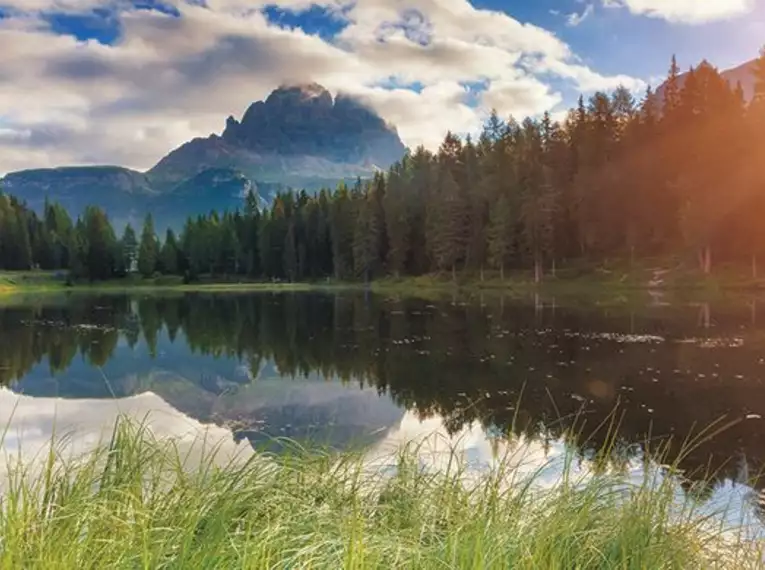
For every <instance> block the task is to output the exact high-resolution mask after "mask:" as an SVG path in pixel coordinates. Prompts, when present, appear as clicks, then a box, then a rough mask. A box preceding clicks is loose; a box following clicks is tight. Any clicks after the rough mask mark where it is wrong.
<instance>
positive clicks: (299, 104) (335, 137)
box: [147, 83, 406, 188]
mask: <svg viewBox="0 0 765 570" xmlns="http://www.w3.org/2000/svg"><path fill="white" fill-rule="evenodd" d="M405 151H406V148H405V147H404V144H403V143H402V142H401V139H400V138H399V137H398V134H397V133H396V130H395V129H394V128H393V127H391V126H389V125H387V124H386V123H385V121H383V120H382V118H380V117H379V116H378V115H377V114H375V113H374V112H373V111H372V110H370V109H369V108H368V107H366V106H364V105H363V104H361V103H360V102H358V101H357V100H355V99H353V98H352V97H349V96H346V95H338V96H337V98H336V99H334V100H333V99H332V95H331V94H330V93H329V91H327V90H326V89H324V88H323V87H322V86H320V85H317V84H315V83H314V84H308V85H296V86H285V87H281V88H280V89H277V90H276V91H274V92H273V93H271V95H269V97H268V98H267V99H266V100H265V101H258V102H256V103H253V104H252V105H250V107H249V108H248V109H247V111H246V112H245V113H244V116H243V117H242V120H241V122H240V121H237V120H236V119H235V118H234V117H229V118H228V120H227V121H226V128H225V130H224V131H223V133H222V134H221V135H215V134H213V135H210V136H209V137H207V138H198V139H194V140H192V141H190V142H188V143H186V144H184V145H182V146H181V147H179V148H177V149H175V150H174V151H172V152H171V153H170V154H168V155H167V156H166V157H165V158H163V159H162V160H160V161H159V163H157V165H156V166H154V168H152V169H151V170H149V172H148V173H147V174H148V176H149V177H150V178H151V179H152V180H153V181H154V182H155V183H156V184H158V185H159V186H172V185H173V184H176V183H178V182H179V181H180V180H182V179H183V178H185V177H187V176H189V174H190V173H193V172H199V171H202V170H204V169H207V168H231V169H234V170H237V171H239V172H242V173H244V174H245V176H247V177H249V178H250V179H253V180H259V181H264V182H271V183H274V182H278V183H281V184H287V185H290V186H294V187H308V188H317V187H319V186H322V185H326V184H327V183H329V182H335V183H336V182H337V181H338V180H341V179H355V178H356V177H358V176H361V177H368V176H371V175H372V174H374V172H375V171H376V170H377V169H380V168H382V169H385V168H387V167H388V166H390V165H391V164H393V163H394V162H396V161H397V160H399V159H400V158H401V157H402V156H403V155H404V152H405Z"/></svg>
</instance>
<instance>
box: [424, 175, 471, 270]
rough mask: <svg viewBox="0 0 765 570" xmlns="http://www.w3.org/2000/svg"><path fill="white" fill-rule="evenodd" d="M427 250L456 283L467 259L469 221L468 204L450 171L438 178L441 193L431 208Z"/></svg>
mask: <svg viewBox="0 0 765 570" xmlns="http://www.w3.org/2000/svg"><path fill="white" fill-rule="evenodd" d="M428 216H429V218H428V234H427V240H428V247H429V249H430V252H431V256H432V258H433V261H434V262H435V265H436V267H437V268H438V269H439V270H441V271H445V270H451V273H452V279H453V280H455V281H456V279H457V264H458V263H459V262H460V261H462V260H463V259H464V258H465V248H466V245H467V232H468V218H467V204H465V201H464V200H463V199H462V193H461V191H460V188H459V186H457V182H456V181H455V180H454V177H453V176H452V173H451V171H450V170H449V169H448V168H442V169H441V173H440V175H439V192H438V194H437V195H434V196H433V197H432V199H431V204H430V207H429V208H428Z"/></svg>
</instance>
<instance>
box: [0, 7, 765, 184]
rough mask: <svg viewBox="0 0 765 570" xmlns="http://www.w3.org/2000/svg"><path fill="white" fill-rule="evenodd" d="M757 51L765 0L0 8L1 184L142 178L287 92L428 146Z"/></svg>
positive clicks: (764, 36) (558, 112)
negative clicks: (333, 97) (333, 102)
mask: <svg viewBox="0 0 765 570" xmlns="http://www.w3.org/2000/svg"><path fill="white" fill-rule="evenodd" d="M763 43H765V0H316V1H312V0H272V1H269V0H0V173H4V172H10V171H13V170H19V169H25V168H42V167H53V166H63V165H75V164H77V165H83V164H118V165H123V166H127V167H130V168H135V169H139V170H145V169H148V168H150V167H151V166H152V165H153V164H154V163H156V162H157V161H158V160H159V159H160V158H162V156H164V155H165V154H167V153H168V152H169V151H170V150H172V149H173V148H175V147H177V146H178V145H180V144H182V143H184V142H186V141H188V140H190V139H192V138H194V137H199V136H208V135H209V134H211V133H220V132H221V131H222V130H223V127H224V125H225V120H226V117H228V116H229V115H233V116H234V117H236V118H240V117H241V116H242V114H243V113H244V111H245V110H246V108H247V107H248V106H249V104H250V103H252V102H253V101H257V100H260V99H263V98H264V97H266V96H267V95H268V94H269V93H270V92H271V91H272V90H273V89H275V88H277V87H278V86H279V85H282V84H285V83H295V82H318V83H320V84H322V85H324V86H325V87H327V88H328V89H329V90H330V91H331V92H332V93H333V94H337V93H338V92H345V93H349V94H352V95H355V96H357V97H359V98H360V99H362V100H363V101H365V102H366V103H367V104H368V105H369V106H371V107H372V108H373V109H375V110H376V111H377V112H378V113H379V114H380V115H381V116H382V117H383V118H385V119H386V120H387V121H390V122H391V123H392V124H394V125H395V126H396V127H397V129H398V131H399V134H400V135H401V138H402V139H403V141H404V142H405V143H406V144H407V145H409V146H416V145H419V144H423V145H425V146H426V147H428V148H433V149H434V148H437V146H438V144H439V142H440V141H441V140H442V139H443V136H444V135H445V133H446V132H447V131H448V130H451V131H453V132H457V133H460V134H467V133H477V132H479V131H480V128H481V125H482V123H483V121H485V119H486V117H487V115H488V113H489V112H490V110H491V109H496V110H497V111H498V112H499V113H500V114H501V115H502V116H504V117H508V116H510V115H513V116H515V117H518V118H523V117H525V116H538V115H540V114H541V113H543V112H545V111H550V112H552V113H553V114H554V116H556V117H558V116H563V113H564V112H565V109H566V108H568V107H569V106H571V105H572V104H574V103H575V101H576V98H577V97H578V95H579V94H580V93H583V94H585V95H588V94H591V93H593V92H595V91H597V90H612V89H614V88H616V87H617V86H619V85H624V86H626V87H628V88H629V89H631V90H633V91H634V92H635V94H636V96H639V95H640V94H641V93H643V92H644V90H645V88H646V87H647V85H648V84H652V85H654V86H656V85H658V84H659V83H660V82H661V81H662V77H663V76H664V75H665V74H666V71H667V69H668V67H669V61H670V57H671V56H672V54H673V53H674V54H676V55H677V57H678V61H679V63H680V65H681V66H682V67H683V68H687V67H688V66H690V65H694V64H697V63H699V62H700V61H701V60H702V59H705V58H706V59H707V60H709V61H710V62H711V63H712V64H714V65H716V66H718V67H719V68H721V69H727V68H730V67H733V66H736V65H738V64H741V63H743V62H745V61H748V60H751V59H753V58H754V57H756V55H757V53H758V50H759V48H760V46H761V45H762V44H763Z"/></svg>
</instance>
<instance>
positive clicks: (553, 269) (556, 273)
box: [552, 257, 558, 278]
mask: <svg viewBox="0 0 765 570" xmlns="http://www.w3.org/2000/svg"><path fill="white" fill-rule="evenodd" d="M552 276H553V278H555V277H557V276H558V266H557V264H556V263H555V258H554V257H553V260H552Z"/></svg>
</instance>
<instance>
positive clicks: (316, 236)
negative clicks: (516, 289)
mask: <svg viewBox="0 0 765 570" xmlns="http://www.w3.org/2000/svg"><path fill="white" fill-rule="evenodd" d="M754 73H755V80H756V86H755V90H756V91H755V96H754V99H753V101H752V102H751V103H750V104H746V103H745V99H744V94H743V90H742V88H741V86H740V85H738V86H735V87H732V86H730V85H729V84H728V83H727V82H726V81H725V80H724V79H723V78H722V77H721V75H720V74H719V73H718V72H717V70H716V69H715V68H713V67H712V66H711V65H709V64H708V63H703V64H701V65H700V66H699V67H697V68H695V69H692V70H690V71H689V73H688V74H687V76H686V77H685V78H684V80H681V78H680V73H679V69H678V67H677V64H676V62H675V60H674V58H673V61H672V65H671V68H670V73H669V77H668V79H667V82H666V83H665V85H664V88H663V90H662V91H663V92H662V93H661V95H657V94H654V93H653V92H652V91H651V90H650V89H649V90H648V91H647V93H646V95H645V97H644V99H643V100H642V102H640V103H638V102H636V101H635V99H634V98H633V97H632V95H631V94H630V92H629V91H628V90H627V89H625V88H619V89H617V90H616V91H615V92H614V93H613V94H611V95H607V94H605V93H596V94H595V95H593V96H592V97H591V98H590V99H589V100H588V101H585V100H584V99H583V98H580V100H579V104H578V106H577V108H575V109H572V110H571V111H570V112H569V113H568V116H567V117H566V118H565V119H564V120H563V121H562V122H555V121H553V120H552V119H551V117H550V116H549V115H545V116H544V117H543V118H542V119H541V120H532V119H526V120H524V121H523V122H522V123H518V122H517V121H515V120H514V119H510V120H508V121H503V120H501V119H500V118H499V117H498V116H497V115H496V114H493V115H492V117H491V118H490V120H489V121H488V122H487V124H486V126H485V128H484V131H483V133H482V134H481V136H480V137H479V139H478V140H477V141H472V140H470V139H467V140H465V141H462V140H461V139H459V138H458V137H456V136H454V135H453V134H448V135H447V136H446V138H445V140H444V141H443V144H442V145H441V147H440V148H439V150H438V152H436V153H431V152H428V151H426V150H424V149H423V148H419V149H417V150H415V151H414V152H411V153H409V154H408V155H407V156H406V157H405V158H404V159H402V160H401V161H400V162H399V163H398V164H396V165H394V166H393V167H392V168H391V169H390V170H389V172H387V173H386V174H382V173H380V174H378V175H377V176H375V178H374V179H373V180H369V181H366V182H363V183H362V182H361V181H359V182H358V183H357V184H356V185H355V186H354V187H352V188H349V187H347V186H345V185H341V186H339V187H338V188H337V189H335V190H334V191H330V190H323V191H321V192H319V193H318V194H317V195H315V196H309V195H308V194H307V193H306V192H299V193H286V194H280V195H278V196H277V197H276V199H275V200H274V203H273V204H272V206H271V207H270V208H269V209H265V210H261V209H260V208H258V205H257V200H256V198H255V196H254V195H253V194H252V193H250V195H249V196H248V197H247V202H246V206H245V208H244V209H243V211H241V212H240V211H237V212H234V213H223V214H219V213H215V212H213V213H211V214H210V215H207V216H199V217H197V218H194V219H189V220H188V221H187V222H186V225H185V227H184V228H183V231H182V233H181V235H180V236H178V237H176V235H175V234H174V233H173V232H172V230H168V231H167V234H166V236H165V239H164V241H163V243H162V244H160V241H159V240H158V238H157V237H156V234H155V230H154V227H153V223H152V220H151V218H150V217H149V218H147V220H146V222H145V224H144V228H143V230H142V232H141V236H140V239H136V234H135V232H134V231H133V229H132V228H130V227H128V228H127V229H126V231H125V233H124V235H123V236H122V237H121V238H120V239H117V238H116V237H115V234H114V231H113V229H112V228H111V226H110V224H109V221H108V219H107V217H106V215H105V214H104V213H103V212H102V211H100V210H99V209H98V208H89V209H88V210H86V211H85V212H84V214H83V215H82V216H81V217H80V218H79V219H78V220H77V222H76V223H72V221H71V220H70V219H69V217H68V216H67V215H66V213H65V212H64V211H63V209H62V208H60V207H59V206H57V205H50V204H49V205H46V208H45V213H44V216H43V219H38V218H37V216H36V215H35V214H34V213H32V212H30V211H28V210H26V209H25V208H24V207H23V206H22V205H20V204H19V203H18V202H16V201H15V200H14V199H13V198H8V197H5V198H3V199H2V200H0V253H1V255H0V265H2V266H3V267H5V268H8V269H23V268H27V267H31V266H33V265H39V266H40V267H42V268H57V267H68V268H71V269H72V270H73V271H74V273H75V275H77V276H84V277H89V278H91V279H103V278H109V277H111V276H115V275H121V274H124V273H126V272H127V271H129V270H130V269H136V270H138V271H139V272H140V273H141V274H143V275H145V276H149V275H152V274H154V273H155V272H157V271H158V272H161V273H168V274H184V275H186V276H187V277H188V278H194V277H195V276H197V275H201V274H212V275H247V276H250V277H253V278H266V279H287V280H292V281H295V280H303V279H316V278H323V277H329V276H333V277H335V278H338V279H371V278H375V277H380V276H383V275H397V276H398V275H419V274H424V273H429V272H450V273H451V274H452V275H456V272H457V271H464V270H467V271H471V272H476V273H479V272H480V274H481V275H483V270H484V268H492V269H495V270H497V271H499V272H500V273H501V274H504V270H505V269H506V268H509V267H512V268H534V272H535V275H536V278H537V279H540V278H541V277H542V274H543V272H545V271H553V272H554V270H555V267H556V265H559V264H561V263H564V262H569V261H571V260H575V259H584V260H588V261H596V262H597V261H602V260H605V259H609V258H615V257H619V258H630V259H634V258H635V257H636V256H640V257H646V256H652V255H661V254H667V253H672V254H681V255H693V257H694V258H695V259H697V260H698V263H699V267H700V269H701V270H703V271H704V272H706V273H708V272H710V271H711V269H712V262H713V259H725V260H737V261H738V260H740V259H746V260H751V261H752V268H753V271H754V272H755V273H756V271H757V263H756V260H757V256H758V255H759V254H761V253H762V252H763V250H764V249H765V233H764V232H765V224H762V223H761V215H762V214H761V213H762V212H765V177H763V176H762V174H761V173H760V170H759V168H760V164H759V160H758V159H759V157H760V156H765V50H763V52H762V54H761V56H760V58H759V59H758V60H757V64H756V66H755V72H754Z"/></svg>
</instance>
